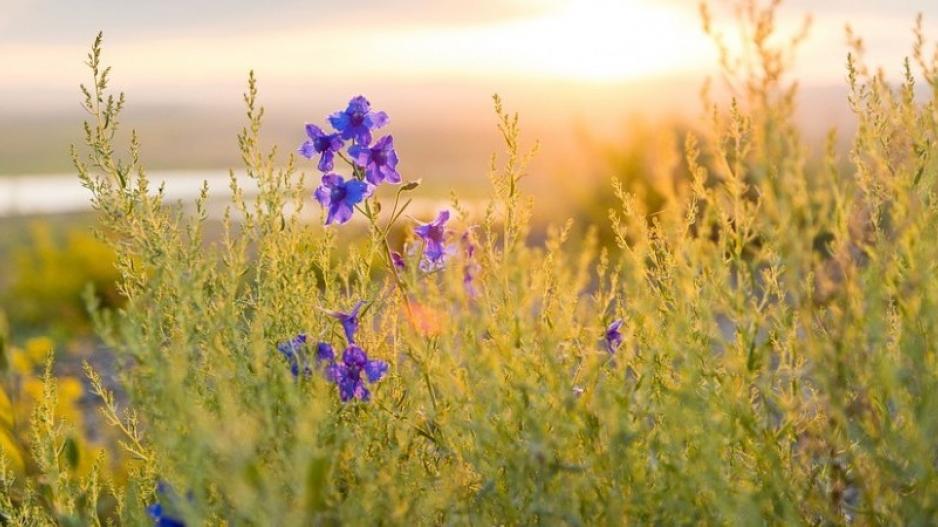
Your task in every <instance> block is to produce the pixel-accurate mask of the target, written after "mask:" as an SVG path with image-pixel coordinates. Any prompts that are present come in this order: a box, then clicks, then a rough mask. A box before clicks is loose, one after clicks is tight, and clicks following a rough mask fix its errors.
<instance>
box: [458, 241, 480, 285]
mask: <svg viewBox="0 0 938 527" xmlns="http://www.w3.org/2000/svg"><path fill="white" fill-rule="evenodd" d="M462 244H463V249H464V250H465V251H466V263H465V265H463V268H462V285H463V288H464V289H465V290H466V294H467V295H468V296H469V297H470V298H475V297H477V296H479V290H478V288H476V285H475V278H476V274H478V273H479V264H478V263H476V261H475V254H476V245H475V243H473V242H472V237H471V236H470V231H466V232H465V234H463V235H462Z"/></svg>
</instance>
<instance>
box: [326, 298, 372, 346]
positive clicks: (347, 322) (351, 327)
mask: <svg viewBox="0 0 938 527" xmlns="http://www.w3.org/2000/svg"><path fill="white" fill-rule="evenodd" d="M364 304H365V303H364V302H362V301H359V302H358V303H357V304H355V307H353V308H352V310H351V311H349V312H348V313H343V312H341V311H329V316H332V317H335V318H337V319H338V320H339V322H340V323H341V324H342V329H344V330H345V340H346V341H347V342H348V343H349V344H354V343H355V333H356V332H357V331H358V325H359V320H358V312H359V311H361V308H362V306H363V305H364Z"/></svg>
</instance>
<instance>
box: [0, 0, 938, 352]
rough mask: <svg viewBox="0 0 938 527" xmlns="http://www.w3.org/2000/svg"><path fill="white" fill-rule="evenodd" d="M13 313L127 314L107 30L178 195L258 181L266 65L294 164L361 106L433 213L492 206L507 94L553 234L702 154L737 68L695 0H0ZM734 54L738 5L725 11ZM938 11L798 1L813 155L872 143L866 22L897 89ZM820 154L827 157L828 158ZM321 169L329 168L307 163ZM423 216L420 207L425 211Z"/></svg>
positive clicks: (3, 273)
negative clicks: (111, 212)
mask: <svg viewBox="0 0 938 527" xmlns="http://www.w3.org/2000/svg"><path fill="white" fill-rule="evenodd" d="M0 4H2V8H0V72H2V77H0V307H2V310H3V312H4V313H5V318H6V320H7V321H8V323H9V324H11V325H12V326H13V335H14V336H15V339H16V340H20V341H22V340H24V339H27V338H32V337H34V336H36V335H51V336H53V338H55V339H56V340H57V341H58V342H60V346H68V345H71V344H68V343H73V342H75V339H74V338H72V337H74V335H76V334H81V333H83V332H87V331H88V328H89V323H88V321H87V320H86V318H85V316H84V308H83V301H82V300H81V292H82V291H83V290H84V289H85V287H86V286H87V284H88V283H89V282H90V283H93V284H94V287H95V290H96V291H97V293H96V294H98V295H99V297H100V298H101V299H102V300H103V301H105V302H113V303H118V302H119V295H117V293H116V291H114V290H113V283H112V282H113V279H114V276H113V271H112V270H111V267H110V261H109V254H108V252H107V250H106V249H105V248H104V247H103V246H102V245H100V244H99V243H98V242H96V241H95V238H94V237H93V235H92V234H91V232H90V226H91V225H92V223H93V221H92V218H91V216H90V214H89V211H88V205H89V204H88V195H87V193H86V192H85V191H84V189H82V188H81V187H80V185H79V183H78V180H77V178H76V177H75V176H74V174H73V173H72V172H71V163H70V159H69V156H68V146H69V144H71V143H76V142H80V139H81V122H82V120H83V118H84V115H83V112H82V110H81V108H80V106H79V100H80V93H79V90H78V85H79V83H82V82H88V79H89V73H88V71H87V69H86V67H85V66H84V64H83V62H84V60H85V55H86V53H87V51H88V49H89V47H90V44H91V41H92V40H93V38H94V36H95V34H96V33H97V32H98V31H99V30H100V31H103V32H104V35H105V60H106V62H107V63H108V64H110V65H112V66H113V81H112V84H113V86H114V87H115V88H117V89H120V90H123V91H125V92H126V93H127V94H128V109H127V110H126V112H125V114H124V116H123V127H124V129H125V130H129V129H136V130H137V132H138V134H139V136H140V139H141V141H142V144H143V160H144V163H145V164H146V165H147V166H148V167H149V169H150V171H151V172H150V175H151V178H152V179H155V180H165V181H166V182H167V185H168V188H169V189H170V194H171V196H173V197H174V198H181V199H185V198H187V197H189V196H194V194H195V193H196V192H197V189H198V186H199V184H200V182H201V181H202V180H203V179H208V180H209V181H210V182H211V184H212V187H213V189H214V191H217V196H218V198H219V199H224V197H225V193H226V191H227V190H226V185H225V184H224V178H225V177H226V175H227V170H228V168H237V167H238V164H239V154H238V150H237V143H236V139H235V137H236V134H237V132H238V130H239V129H240V126H241V125H242V118H243V111H242V108H241V103H242V100H241V94H242V92H243V91H244V88H245V84H246V78H247V73H248V71H249V70H250V69H254V70H255V71H256V73H257V76H258V78H259V86H260V92H261V93H260V95H261V100H262V101H263V104H264V105H265V107H266V110H267V121H266V128H265V132H264V135H265V137H266V139H267V141H268V142H269V144H277V145H279V146H280V147H281V148H282V149H283V150H285V151H290V150H293V149H294V148H295V147H296V146H297V145H298V144H299V143H300V142H301V141H302V140H303V126H302V125H303V123H305V122H307V121H313V122H322V121H323V120H324V116H325V115H327V114H328V113H330V112H332V111H334V110H336V109H340V108H342V107H344V105H345V103H346V101H347V100H348V99H349V97H351V96H352V95H357V94H364V95H366V96H368V97H369V98H370V99H371V100H372V102H373V104H374V106H375V107H377V108H380V109H383V110H386V111H387V112H388V113H389V114H390V115H391V119H392V128H391V130H392V131H393V133H394V134H395V138H396V144H397V148H398V152H399V154H400V156H401V159H402V163H401V172H402V174H404V177H405V178H407V179H417V178H422V179H423V181H424V190H423V191H422V193H421V194H422V195H423V196H428V197H429V200H430V202H429V204H428V205H427V206H428V207H432V200H433V199H446V196H447V195H448V194H449V192H450V190H454V191H456V192H458V193H459V194H460V195H461V196H463V198H464V199H465V200H467V201H469V202H470V203H471V200H472V199H476V198H483V197H484V196H485V195H486V194H487V189H488V186H487V179H486V172H487V166H488V162H489V156H490V154H491V153H492V152H495V151H497V150H498V149H499V144H498V141H499V139H498V135H497V132H496V130H495V119H494V113H493V112H492V110H491V106H492V102H491V95H492V94H493V93H496V92H497V93H499V94H501V95H502V97H503V98H504V100H505V102H506V105H507V107H508V108H509V109H510V110H512V111H518V112H519V113H520V114H521V117H522V127H523V129H524V135H525V137H527V138H528V140H529V141H530V142H531V143H533V142H534V140H535V139H536V140H538V141H539V142H540V145H541V147H540V152H539V154H538V155H537V157H536V158H535V161H534V163H533V165H532V166H531V170H530V176H529V177H527V178H526V179H525V184H526V185H527V186H528V190H529V191H531V192H533V193H534V194H535V196H536V199H537V208H536V219H540V220H541V221H546V220H548V219H552V220H557V219H561V218H563V217H566V216H569V215H573V216H578V217H582V216H586V217H588V218H591V219H594V220H599V221H602V218H603V217H604V216H605V203H607V202H608V201H607V198H608V194H609V192H608V189H609V180H610V178H613V177H616V178H620V179H622V180H624V181H626V182H627V183H628V185H629V186H631V187H633V190H634V187H636V186H637V187H638V188H639V190H641V189H645V192H644V195H645V196H644V197H645V198H646V199H653V198H654V187H655V184H656V178H660V177H662V176H661V174H662V173H665V172H668V171H670V170H671V169H672V168H673V165H674V164H675V163H680V155H679V153H680V150H681V146H680V145H681V140H682V137H683V135H684V134H685V133H686V131H688V130H692V129H693V128H694V127H695V126H697V123H699V122H700V120H701V118H702V108H701V104H700V100H699V97H698V92H699V90H700V87H701V85H702V84H703V82H704V79H705V78H707V77H708V76H709V77H714V76H716V78H715V83H714V87H715V89H716V90H717V92H718V96H719V86H720V85H719V78H718V75H717V72H718V68H717V60H718V57H717V53H716V51H715V48H714V46H713V45H712V43H711V42H710V41H709V40H708V38H707V37H706V36H705V34H704V32H703V31H702V30H701V24H700V17H699V11H698V4H697V2H696V1H694V0H472V1H468V0H448V1H441V0H433V1H431V0H395V1H388V0H358V1H355V2H334V1H323V0H273V1H269V2H256V1H247V0H228V1H224V2H222V1H217V0H215V1H206V0H187V1H179V0H164V1H160V2H127V1H122V0H86V1H83V2H67V1H63V0H0ZM711 4H712V6H711V7H712V10H713V11H714V18H715V20H716V22H717V25H718V27H719V28H721V30H723V31H725V33H726V36H727V41H726V44H727V45H728V46H729V47H730V49H733V48H734V46H735V43H734V40H735V37H736V36H737V35H736V34H735V33H734V32H735V31H736V30H735V29H734V27H735V26H734V18H733V13H732V10H731V9H730V8H729V6H728V5H726V4H724V3H720V2H719V1H717V2H711ZM917 13H922V14H923V15H924V20H925V23H924V25H925V28H926V32H927V33H929V34H931V35H933V36H934V35H936V34H938V3H935V2H933V1H927V0H921V1H916V0H828V1H824V2H813V1H809V0H790V1H788V2H786V3H785V4H784V5H783V8H782V9H781V11H780V19H779V20H778V21H777V22H778V25H779V26H780V27H781V29H782V32H783V33H789V34H793V33H796V32H797V31H798V28H799V27H800V26H801V24H802V23H803V20H804V17H805V15H808V14H810V15H811V16H812V27H811V33H810V36H809V38H808V40H807V41H806V42H805V44H804V46H803V47H802V48H801V51H800V53H799V55H798V62H797V65H796V67H795V69H794V70H793V71H792V72H791V77H792V78H798V79H799V80H800V95H799V99H798V100H799V109H798V120H799V121H800V124H801V125H802V127H803V130H804V131H805V134H806V138H807V140H808V142H809V144H812V145H816V146H815V147H814V151H815V152H816V151H819V150H820V139H821V138H822V137H823V136H824V134H825V133H826V132H827V130H828V128H829V127H831V126H836V127H838V128H839V129H841V130H842V133H841V138H842V140H843V141H844V143H843V145H844V146H846V144H847V143H846V141H847V140H848V139H849V133H850V129H851V122H852V121H851V118H850V112H849V109H848V107H847V103H846V96H845V94H846V89H845V66H844V65H845V61H846V52H847V40H846V36H845V25H846V24H847V23H848V22H849V23H850V24H851V25H852V27H853V28H854V30H855V32H856V33H857V34H859V35H862V37H863V38H864V41H865V42H866V48H867V49H868V50H869V54H868V56H867V61H868V63H869V64H871V65H873V66H882V67H883V68H884V69H885V70H886V72H887V73H888V74H890V75H892V76H893V77H894V78H896V77H899V75H900V74H901V71H902V70H901V66H902V59H903V57H905V56H906V55H907V54H908V53H909V52H910V50H911V46H912V42H913V40H912V35H911V31H910V28H911V27H912V25H913V22H914V19H915V16H916V14H917ZM809 155H810V153H809ZM302 166H303V167H304V168H305V169H306V170H309V171H310V172H311V173H312V172H315V170H314V167H313V165H312V164H311V163H308V162H307V163H305V164H302ZM421 212H422V211H420V210H419V209H417V210H416V211H415V212H414V214H420V213H421Z"/></svg>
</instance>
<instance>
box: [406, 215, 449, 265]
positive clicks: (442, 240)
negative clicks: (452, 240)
mask: <svg viewBox="0 0 938 527" xmlns="http://www.w3.org/2000/svg"><path fill="white" fill-rule="evenodd" d="M447 221H449V211H448V210H444V211H441V212H440V213H439V215H437V217H436V219H435V220H433V221H432V222H430V223H425V224H423V225H418V226H417V227H416V228H415V229H414V232H415V233H416V234H417V236H419V237H420V238H422V239H423V241H424V247H423V259H422V260H421V261H420V269H421V270H423V271H425V272H430V271H433V270H436V269H439V268H441V267H443V263H444V261H445V260H446V257H447V256H449V255H450V254H452V253H453V248H452V247H448V246H446V222H447Z"/></svg>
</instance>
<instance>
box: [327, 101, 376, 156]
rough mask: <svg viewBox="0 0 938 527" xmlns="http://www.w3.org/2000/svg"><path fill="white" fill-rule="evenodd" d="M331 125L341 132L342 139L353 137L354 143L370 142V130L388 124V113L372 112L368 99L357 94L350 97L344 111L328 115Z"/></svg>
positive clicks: (363, 143)
mask: <svg viewBox="0 0 938 527" xmlns="http://www.w3.org/2000/svg"><path fill="white" fill-rule="evenodd" d="M329 123H330V124H332V127H333V128H335V129H336V130H338V131H339V132H341V133H342V139H354V140H355V143H357V144H360V145H367V144H369V143H371V131H372V130H373V129H375V128H381V127H382V126H384V125H386V124H388V114H386V113H384V112H372V111H371V103H370V102H368V99H366V98H364V97H362V96H361V95H359V96H358V97H354V98H352V100H351V101H349V103H348V107H347V108H346V109H345V110H344V111H338V112H335V113H334V114H332V115H330V116H329Z"/></svg>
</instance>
